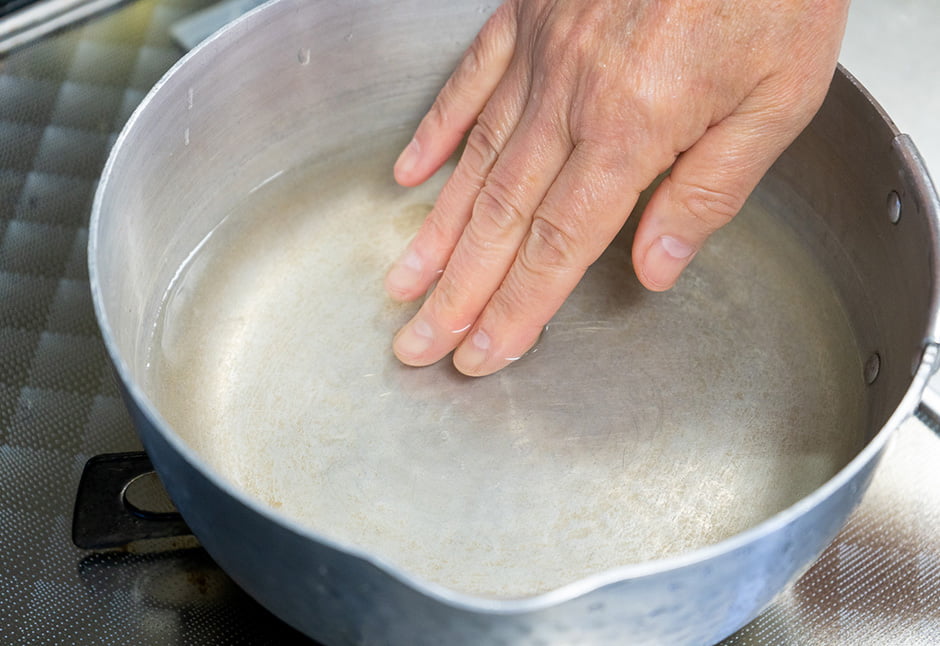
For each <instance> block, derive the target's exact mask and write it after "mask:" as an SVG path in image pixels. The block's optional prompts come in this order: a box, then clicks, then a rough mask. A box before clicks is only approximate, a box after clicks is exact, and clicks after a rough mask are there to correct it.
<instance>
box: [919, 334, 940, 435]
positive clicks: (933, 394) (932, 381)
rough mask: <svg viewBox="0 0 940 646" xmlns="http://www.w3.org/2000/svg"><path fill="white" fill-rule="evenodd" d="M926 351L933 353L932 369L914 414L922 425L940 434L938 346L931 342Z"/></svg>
mask: <svg viewBox="0 0 940 646" xmlns="http://www.w3.org/2000/svg"><path fill="white" fill-rule="evenodd" d="M927 352H929V353H931V354H933V355H934V356H933V359H934V369H933V372H931V374H930V377H929V378H928V379H927V385H926V386H925V387H924V392H923V393H922V394H921V396H920V404H919V405H918V406H917V410H916V411H915V412H914V414H915V415H916V416H917V419H919V420H920V422H921V423H922V424H923V425H924V426H926V427H927V428H929V429H930V430H932V431H933V432H934V433H936V434H937V435H940V371H938V369H937V354H938V347H937V346H936V345H933V344H931V345H929V346H928V348H927ZM925 354H926V353H925Z"/></svg>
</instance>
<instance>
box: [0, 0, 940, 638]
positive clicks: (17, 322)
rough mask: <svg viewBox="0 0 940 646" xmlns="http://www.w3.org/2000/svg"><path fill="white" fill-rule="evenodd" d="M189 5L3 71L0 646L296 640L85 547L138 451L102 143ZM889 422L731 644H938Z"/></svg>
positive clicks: (269, 623) (212, 571)
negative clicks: (97, 495) (108, 483)
mask: <svg viewBox="0 0 940 646" xmlns="http://www.w3.org/2000/svg"><path fill="white" fill-rule="evenodd" d="M201 4H202V3H198V2H149V1H141V2H137V3H135V4H133V5H131V6H130V7H128V8H127V9H123V10H121V11H120V12H118V13H116V14H114V15H112V16H110V17H108V18H106V19H103V20H99V21H95V22H93V23H90V24H89V25H88V26H86V27H83V28H81V29H78V30H75V31H72V32H68V33H66V34H63V35H60V36H57V37H55V38H51V39H48V40H46V41H44V42H42V43H40V44H37V45H35V46H32V47H30V48H28V49H26V50H22V51H20V52H17V53H16V54H14V55H13V56H11V57H10V58H7V59H4V60H0V642H2V643H12V644H47V643H48V644H57V643H75V644H124V643H153V644H161V643H165V644H184V643H231V644H264V643H272V644H273V643H277V644H283V643H291V642H292V641H297V642H300V640H299V638H297V637H296V636H295V635H294V634H293V633H292V632H291V631H289V630H288V629H286V628H284V627H283V625H282V624H280V623H279V622H278V621H277V620H275V619H273V618H271V617H270V616H269V615H267V614H266V613H265V612H264V611H263V610H261V609H260V608H258V607H257V606H256V605H255V604H254V603H253V602H252V601H250V600H249V599H247V598H246V597H245V596H244V595H243V594H242V593H240V592H239V591H238V590H237V588H235V587H234V585H233V584H232V583H231V582H230V580H229V579H228V578H227V577H226V576H225V575H223V574H221V572H220V571H219V570H218V569H217V568H215V566H214V565H213V564H212V563H211V561H209V560H208V558H207V557H206V556H205V555H204V553H202V552H201V551H200V550H198V549H194V548H193V546H192V545H191V543H187V542H185V541H182V542H179V541H177V542H172V541H171V542H165V541H160V542H157V543H154V544H148V545H138V546H135V547H134V548H133V549H130V550H124V551H109V552H101V553H90V552H83V551H81V550H78V549H76V548H74V547H73V546H72V545H71V543H70V540H69V531H70V527H69V522H70V516H71V505H72V500H73V497H74V492H75V488H76V487H77V483H78V478H79V475H80V472H81V467H82V464H83V463H84V461H85V459H86V458H87V457H89V456H90V455H93V454H96V453H100V452H104V451H121V450H133V449H135V448H137V447H138V446H139V444H138V442H137V440H136V438H135V436H134V433H133V431H132V429H131V425H130V422H129V420H128V418H127V415H126V413H125V412H124V409H123V405H122V403H121V401H120V399H119V398H118V396H117V392H116V389H115V385H114V383H113V380H112V377H111V375H110V371H109V369H108V368H107V366H106V361H105V358H104V353H103V350H102V348H101V343H100V340H99V338H98V336H97V332H96V329H95V323H94V317H93V313H92V311H91V306H90V299H89V296H88V293H87V275H86V272H85V243H86V239H87V233H86V229H85V227H86V219H87V212H88V207H89V204H90V198H91V193H92V191H93V188H94V183H95V179H96V177H97V175H98V173H99V172H100V167H101V164H102V163H103V160H104V156H105V155H106V152H107V149H108V147H109V145H110V142H111V140H112V139H113V135H114V133H115V132H116V131H117V130H118V129H119V128H120V125H121V124H122V123H123V121H124V119H126V117H127V115H128V114H129V111H130V110H131V109H132V108H133V106H134V105H136V103H137V102H138V101H139V100H140V98H142V96H143V94H144V92H145V91H146V90H147V89H148V87H149V85H150V84H151V83H152V82H153V81H154V80H155V79H156V78H158V76H159V74H160V73H161V72H162V71H163V70H164V69H165V68H166V67H168V66H169V65H170V64H171V63H172V61H173V60H174V59H175V58H176V57H177V56H178V55H179V52H178V51H177V50H176V49H175V48H174V47H173V46H172V45H171V44H170V42H169V40H168V39H167V36H166V30H167V28H168V25H169V24H170V23H171V22H172V21H173V20H174V19H175V18H177V17H179V16H181V15H183V14H185V13H186V12H188V11H190V10H191V9H193V8H196V7H198V6H201ZM908 426H909V428H902V429H901V432H900V433H898V436H897V437H896V440H895V445H894V447H893V451H892V452H891V453H890V454H889V455H888V456H887V458H886V459H885V460H884V462H883V464H882V466H881V468H880V470H879V472H878V474H877V475H876V478H875V480H874V482H873V485H872V487H871V489H870V490H869V493H868V495H867V496H866V498H865V501H864V503H863V504H862V506H861V507H860V508H859V510H858V511H857V512H856V513H855V515H854V516H853V519H852V521H851V522H850V524H849V525H848V526H847V527H846V529H845V530H844V531H843V532H842V534H841V535H840V537H839V538H838V539H837V541H836V543H835V544H834V545H833V546H832V547H831V548H830V549H829V550H828V551H827V552H826V553H825V554H824V555H823V557H822V558H821V559H820V561H819V562H818V563H817V564H816V565H815V566H814V567H813V568H812V569H811V570H810V571H809V572H808V573H807V574H806V575H805V576H804V577H803V578H802V579H801V581H800V582H799V583H798V584H797V585H796V586H794V587H793V588H792V589H791V590H790V591H788V592H787V593H785V594H784V595H783V597H782V598H781V599H780V600H779V601H778V602H777V603H775V604H774V605H773V606H772V607H771V608H770V609H768V611H766V612H765V613H764V614H763V615H762V616H761V617H760V618H759V619H757V620H756V621H755V622H753V623H752V624H751V625H750V626H748V627H747V628H745V629H744V630H742V631H741V632H740V633H739V634H738V635H736V636H734V637H732V638H730V639H729V640H727V643H729V644H749V645H750V644H754V645H757V644H761V645H783V644H872V645H875V644H879V645H880V644H911V645H916V644H925V645H926V644H935V643H938V642H940V611H938V608H940V532H938V529H937V528H938V527H940V470H938V469H937V468H936V465H937V464H938V463H940V444H938V442H937V441H936V438H934V437H933V436H932V435H931V434H930V433H929V432H928V431H926V430H925V429H923V428H921V427H919V426H917V425H916V423H911V424H909V425H908Z"/></svg>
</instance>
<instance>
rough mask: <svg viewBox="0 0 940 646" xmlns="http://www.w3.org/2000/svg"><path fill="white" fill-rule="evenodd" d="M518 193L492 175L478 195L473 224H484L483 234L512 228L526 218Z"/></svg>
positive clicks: (499, 232) (497, 232) (496, 232)
mask: <svg viewBox="0 0 940 646" xmlns="http://www.w3.org/2000/svg"><path fill="white" fill-rule="evenodd" d="M517 195H518V193H517V192H516V191H513V190H511V189H509V188H508V187H507V186H506V185H505V184H504V183H503V182H502V181H501V180H500V179H498V178H495V177H490V178H489V179H488V180H487V182H486V184H485V185H484V186H483V189H482V190H481V191H480V194H479V196H478V197H477V201H476V204H475V205H474V207H473V218H472V219H471V220H470V222H471V224H474V225H482V226H481V228H482V231H481V234H482V235H483V236H491V235H493V234H496V235H499V234H501V233H503V232H506V231H509V230H512V229H513V228H515V227H516V226H518V224H519V223H520V222H523V221H525V219H526V215H525V214H524V213H523V210H522V207H521V204H519V202H518V199H519V198H518V197H517Z"/></svg>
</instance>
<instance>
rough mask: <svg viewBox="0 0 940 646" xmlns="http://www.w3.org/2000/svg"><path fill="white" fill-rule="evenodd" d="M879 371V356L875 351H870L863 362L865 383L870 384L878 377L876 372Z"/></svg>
mask: <svg viewBox="0 0 940 646" xmlns="http://www.w3.org/2000/svg"><path fill="white" fill-rule="evenodd" d="M880 371H881V356H880V355H879V354H878V353H877V352H872V354H871V356H870V357H868V361H866V362H865V383H866V384H868V385H869V386H871V385H872V384H873V383H875V380H876V379H878V373H879V372H880Z"/></svg>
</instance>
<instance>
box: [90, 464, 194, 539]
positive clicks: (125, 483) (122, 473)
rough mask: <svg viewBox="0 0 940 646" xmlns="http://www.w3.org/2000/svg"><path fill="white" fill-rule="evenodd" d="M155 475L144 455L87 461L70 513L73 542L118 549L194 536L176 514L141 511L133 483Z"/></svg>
mask: <svg viewBox="0 0 940 646" xmlns="http://www.w3.org/2000/svg"><path fill="white" fill-rule="evenodd" d="M150 473H154V469H153V464H151V462H150V458H148V457H147V454H146V453H143V452H133V453H109V454H104V455H97V456H95V457H93V458H91V459H90V460H88V462H86V463H85V469H84V471H83V472H82V478H81V481H80V482H79V484H78V493H77V494H76V497H75V509H74V513H73V515H72V542H73V543H75V545H77V546H78V547H81V548H83V549H101V548H106V547H118V546H121V545H126V544H128V543H130V542H132V541H136V540H141V539H146V538H167V537H170V536H184V535H187V534H192V531H191V530H190V529H189V527H188V526H187V525H186V522H185V521H184V520H183V517H182V516H180V514H179V513H178V512H165V511H152V510H147V509H142V508H141V507H139V506H137V505H135V504H134V503H133V502H132V501H131V500H129V499H128V496H127V492H128V489H130V487H131V485H132V484H133V483H134V482H135V481H137V480H138V479H140V478H141V477H143V476H145V475H147V474H150Z"/></svg>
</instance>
